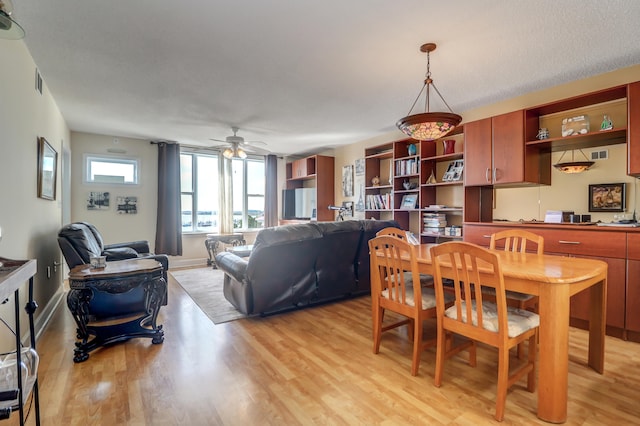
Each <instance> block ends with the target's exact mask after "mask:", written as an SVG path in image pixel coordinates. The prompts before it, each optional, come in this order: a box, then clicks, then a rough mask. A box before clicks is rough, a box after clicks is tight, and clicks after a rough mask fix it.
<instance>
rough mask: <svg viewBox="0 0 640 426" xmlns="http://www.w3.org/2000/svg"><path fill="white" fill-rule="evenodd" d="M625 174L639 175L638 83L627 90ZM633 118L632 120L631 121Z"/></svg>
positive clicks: (639, 86) (639, 105)
mask: <svg viewBox="0 0 640 426" xmlns="http://www.w3.org/2000/svg"><path fill="white" fill-rule="evenodd" d="M627 117H628V118H627V122H628V124H627V132H628V137H627V140H628V143H627V174H630V175H633V176H638V175H640V120H638V119H637V118H638V117H640V82H636V83H631V84H629V86H628V88H627ZM632 118H633V119H632Z"/></svg>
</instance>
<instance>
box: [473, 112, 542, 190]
mask: <svg viewBox="0 0 640 426" xmlns="http://www.w3.org/2000/svg"><path fill="white" fill-rule="evenodd" d="M464 126H465V127H464V135H465V153H466V158H467V164H465V168H466V170H465V185H467V186H475V185H507V184H517V183H525V182H529V183H540V182H539V180H540V179H539V178H538V176H536V173H529V174H527V173H526V171H527V170H526V165H527V164H528V163H527V162H525V145H524V111H523V110H519V111H513V112H510V113H507V114H502V115H498V116H495V117H491V118H486V119H483V120H479V121H475V122H471V123H467V124H465V125H464ZM529 160H531V159H529ZM531 163H535V162H531Z"/></svg>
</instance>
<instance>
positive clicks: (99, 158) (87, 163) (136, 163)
mask: <svg viewBox="0 0 640 426" xmlns="http://www.w3.org/2000/svg"><path fill="white" fill-rule="evenodd" d="M92 162H101V163H113V164H126V165H133V182H115V181H110V180H96V179H95V178H93V179H92V178H91V170H92V166H91V163H92ZM82 163H83V164H82V166H83V168H84V173H83V183H86V184H90V185H126V186H139V185H140V175H141V173H140V170H141V168H142V165H141V160H140V158H138V157H128V156H127V157H125V156H116V155H105V154H90V153H85V154H84V155H83V162H82ZM112 176H115V175H112Z"/></svg>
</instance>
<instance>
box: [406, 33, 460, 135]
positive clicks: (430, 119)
mask: <svg viewBox="0 0 640 426" xmlns="http://www.w3.org/2000/svg"><path fill="white" fill-rule="evenodd" d="M434 50H436V44H435V43H426V44H423V45H422V46H420V51H421V52H425V53H426V54H427V74H426V78H425V80H424V85H423V86H422V89H420V92H419V93H418V96H417V97H416V100H415V101H414V102H413V105H411V109H410V110H409V114H408V115H407V116H406V117H403V118H401V119H400V120H398V122H397V123H396V126H397V127H398V129H400V130H401V131H402V132H403V133H404V134H406V135H407V136H409V137H411V138H413V139H416V140H419V141H432V140H435V139H439V138H441V137H443V136H445V135H446V134H447V133H449V132H450V131H452V130H453V129H454V128H455V127H456V126H457V125H458V124H460V122H461V121H462V117H461V116H459V115H458V114H455V113H454V112H453V111H452V110H451V107H450V106H449V104H447V101H445V100H444V98H443V97H442V95H441V94H440V91H439V90H438V88H437V87H436V85H435V84H434V83H433V79H432V78H431V69H430V59H429V54H430V53H431V52H433V51H434ZM432 86H433V90H434V91H435V92H436V94H437V95H438V96H439V97H440V99H441V100H442V102H443V103H444V104H445V105H446V107H447V108H448V109H449V112H431V111H430V110H429V97H430V89H431V87H432ZM425 88H426V90H425ZM422 92H425V94H426V99H425V112H423V113H419V114H413V115H412V114H411V112H412V111H413V108H414V107H415V106H416V103H417V102H418V100H419V99H420V96H421V95H422Z"/></svg>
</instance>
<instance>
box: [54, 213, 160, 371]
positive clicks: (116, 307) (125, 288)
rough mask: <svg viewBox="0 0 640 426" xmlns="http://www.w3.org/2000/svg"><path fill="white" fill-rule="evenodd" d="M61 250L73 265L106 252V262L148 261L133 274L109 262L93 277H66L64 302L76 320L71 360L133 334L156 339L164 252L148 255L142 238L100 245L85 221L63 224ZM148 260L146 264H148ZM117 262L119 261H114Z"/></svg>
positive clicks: (93, 230)
mask: <svg viewBox="0 0 640 426" xmlns="http://www.w3.org/2000/svg"><path fill="white" fill-rule="evenodd" d="M58 244H59V246H60V249H61V250H62V254H63V255H64V258H65V260H66V262H67V265H69V268H71V269H73V268H74V267H76V266H78V265H86V264H89V263H90V258H91V257H92V256H106V260H107V268H106V271H109V270H110V268H109V262H113V261H117V260H125V259H151V260H155V261H157V262H159V263H160V264H161V265H162V271H160V269H161V268H159V267H158V266H157V264H156V263H154V262H147V263H146V265H145V266H144V268H146V269H142V267H141V269H140V271H139V272H136V273H132V272H131V270H126V269H125V272H124V273H118V272H117V271H118V268H117V267H116V266H114V268H113V269H111V270H112V271H116V272H112V273H110V274H105V275H103V276H102V277H100V276H96V277H95V278H93V279H86V280H85V279H84V276H83V277H82V278H79V277H77V276H76V277H75V280H74V279H72V276H71V275H73V274H70V277H69V287H70V290H69V292H68V293H67V306H68V308H69V310H70V312H71V314H72V315H73V318H74V319H75V321H76V324H77V326H78V327H77V330H76V337H77V338H78V339H79V341H78V342H76V344H75V346H76V348H75V350H74V358H73V360H74V361H75V362H82V361H85V360H86V359H87V358H88V357H89V352H90V351H92V350H94V349H96V348H98V347H101V346H107V345H110V344H112V343H115V342H121V341H125V340H128V339H131V338H134V337H148V338H151V339H152V342H153V343H154V344H158V343H162V341H163V340H164V331H163V330H162V326H161V325H160V326H159V325H157V324H156V318H157V316H158V311H159V310H160V306H161V305H166V304H167V269H168V266H169V258H168V256H166V255H156V254H153V253H150V250H149V243H148V242H147V241H133V242H129V243H119V244H110V245H105V244H104V241H103V239H102V235H100V232H98V230H97V229H96V228H95V226H93V225H91V224H90V223H87V222H76V223H71V224H69V225H65V226H64V227H62V229H60V231H59V232H58ZM149 264H151V266H150V267H149ZM118 266H120V265H118Z"/></svg>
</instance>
